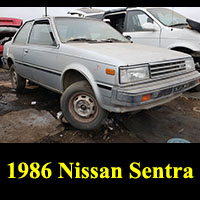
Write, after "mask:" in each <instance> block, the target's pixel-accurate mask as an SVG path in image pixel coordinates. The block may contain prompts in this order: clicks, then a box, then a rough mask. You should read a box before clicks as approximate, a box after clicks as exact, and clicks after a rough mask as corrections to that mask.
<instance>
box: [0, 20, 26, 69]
mask: <svg viewBox="0 0 200 200" xmlns="http://www.w3.org/2000/svg"><path fill="white" fill-rule="evenodd" d="M22 23H23V21H22V20H21V19H15V18H6V17H0V58H1V57H2V54H3V45H4V44H5V43H6V42H8V41H10V40H11V38H12V37H13V36H14V34H15V33H16V32H17V30H18V29H19V27H20V26H21V25H22ZM1 65H2V62H1V59H0V66H1Z"/></svg>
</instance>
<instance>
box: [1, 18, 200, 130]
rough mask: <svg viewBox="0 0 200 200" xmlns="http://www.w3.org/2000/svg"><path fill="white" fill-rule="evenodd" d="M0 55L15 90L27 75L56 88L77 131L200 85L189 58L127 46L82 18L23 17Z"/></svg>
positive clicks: (103, 25) (107, 27) (119, 37)
mask: <svg viewBox="0 0 200 200" xmlns="http://www.w3.org/2000/svg"><path fill="white" fill-rule="evenodd" d="M2 60H3V62H4V63H7V64H8V66H9V67H10V77H11V83H12V86H13V88H14V89H15V90H16V91H17V92H22V91H23V89H24V88H25V85H26V80H30V81H32V82H35V83H36V84H39V85H41V86H44V87H46V88H48V89H50V90H52V91H55V92H58V93H60V94H61V95H62V96H61V100H60V104H61V110H62V112H63V115H64V117H65V119H66V120H67V121H68V122H69V123H70V124H71V125H73V126H74V127H76V128H78V129H82V130H93V129H97V128H99V127H100V126H101V123H102V121H103V120H104V119H105V118H106V116H107V113H108V112H115V113H125V112H132V111H139V110H144V109H150V108H152V107H155V106H158V105H162V104H164V103H167V102H169V101H171V100H173V99H175V98H177V97H179V96H180V95H181V94H182V93H183V92H185V91H186V90H189V89H191V88H193V87H195V86H197V85H198V84H199V83H200V74H199V73H198V72H197V71H196V70H195V65H194V61H193V59H192V57H191V56H190V55H188V54H184V53H179V52H174V51H171V50H168V49H161V48H157V47H151V46H144V45H137V44H133V43H131V42H130V41H129V40H127V39H126V38H125V37H124V36H122V35H121V34H120V33H119V32H118V31H116V30H115V29H113V28H112V27H111V26H110V25H108V24H106V23H104V22H102V21H99V20H92V19H87V18H74V17H44V18H41V19H35V20H32V21H28V22H26V23H25V24H24V25H23V27H22V28H21V29H20V30H19V31H18V33H17V34H16V35H15V37H14V38H13V39H12V41H10V42H8V43H6V45H5V47H4V52H3V59H2Z"/></svg>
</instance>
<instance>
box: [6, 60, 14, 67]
mask: <svg viewBox="0 0 200 200" xmlns="http://www.w3.org/2000/svg"><path fill="white" fill-rule="evenodd" d="M7 63H8V67H9V68H10V67H11V66H12V64H13V61H12V59H11V58H8V60H7Z"/></svg>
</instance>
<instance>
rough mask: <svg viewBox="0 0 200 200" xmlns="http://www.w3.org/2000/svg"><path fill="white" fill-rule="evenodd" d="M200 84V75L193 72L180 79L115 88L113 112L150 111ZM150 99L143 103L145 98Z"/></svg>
mask: <svg viewBox="0 0 200 200" xmlns="http://www.w3.org/2000/svg"><path fill="white" fill-rule="evenodd" d="M199 84H200V74H199V73H198V72H197V71H193V72H190V73H187V74H183V75H180V76H178V77H173V78H167V79H162V80H159V81H152V82H151V83H143V84H139V85H135V86H131V87H126V88H113V92H112V97H111V104H112V105H113V112H120V113H123V112H130V111H138V110H145V109H150V108H152V107H155V106H158V105H162V104H164V103H167V102H169V101H171V100H173V99H175V98H177V97H179V96H180V95H181V94H182V93H183V92H185V91H187V90H189V89H191V88H193V87H195V86H197V85H199ZM146 95H150V97H151V98H150V99H149V100H147V101H142V99H143V96H146Z"/></svg>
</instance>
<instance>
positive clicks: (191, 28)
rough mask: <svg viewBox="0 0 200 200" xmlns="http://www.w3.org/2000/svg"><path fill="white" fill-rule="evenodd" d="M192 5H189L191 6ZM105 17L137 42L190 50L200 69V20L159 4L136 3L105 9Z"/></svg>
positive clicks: (199, 69) (186, 51) (177, 49)
mask: <svg viewBox="0 0 200 200" xmlns="http://www.w3.org/2000/svg"><path fill="white" fill-rule="evenodd" d="M188 9H189V8H188ZM104 19H109V20H110V24H111V25H112V26H113V27H114V28H116V29H117V30H118V31H120V32H121V33H123V35H124V36H126V37H127V38H129V39H130V40H132V41H133V42H135V43H139V44H145V45H152V46H156V47H163V48H168V49H171V50H175V51H180V52H184V53H188V54H190V55H191V56H192V57H193V58H194V61H195V64H196V69H197V70H198V71H200V24H199V23H197V22H194V21H192V20H190V19H187V18H186V17H184V16H182V15H180V14H179V13H177V12H175V11H173V10H170V9H167V8H159V7H134V8H123V9H115V10H110V11H106V12H105V14H104Z"/></svg>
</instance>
